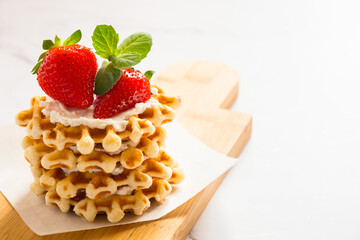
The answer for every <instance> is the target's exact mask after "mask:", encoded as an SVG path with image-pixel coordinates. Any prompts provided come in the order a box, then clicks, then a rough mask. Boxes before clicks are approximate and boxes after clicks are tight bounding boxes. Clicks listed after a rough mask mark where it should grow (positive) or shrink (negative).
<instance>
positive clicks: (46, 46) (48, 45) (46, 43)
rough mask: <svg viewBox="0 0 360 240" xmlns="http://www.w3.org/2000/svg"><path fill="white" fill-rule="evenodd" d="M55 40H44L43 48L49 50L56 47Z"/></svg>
mask: <svg viewBox="0 0 360 240" xmlns="http://www.w3.org/2000/svg"><path fill="white" fill-rule="evenodd" d="M54 45H55V44H54V42H53V41H52V40H44V41H43V44H42V48H43V49H44V50H49V49H50V48H52V47H54Z"/></svg>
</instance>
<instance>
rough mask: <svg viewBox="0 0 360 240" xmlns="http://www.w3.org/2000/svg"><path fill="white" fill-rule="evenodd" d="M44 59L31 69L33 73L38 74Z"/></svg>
mask: <svg viewBox="0 0 360 240" xmlns="http://www.w3.org/2000/svg"><path fill="white" fill-rule="evenodd" d="M42 62H43V60H41V61H39V62H38V63H37V64H36V65H35V67H34V68H33V69H32V70H31V72H32V74H37V73H38V71H39V68H40V65H41V64H42Z"/></svg>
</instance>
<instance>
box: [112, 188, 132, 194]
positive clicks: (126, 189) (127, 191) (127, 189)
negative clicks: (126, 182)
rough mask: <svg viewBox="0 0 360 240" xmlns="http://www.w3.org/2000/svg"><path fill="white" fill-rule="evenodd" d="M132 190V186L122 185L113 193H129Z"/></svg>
mask: <svg viewBox="0 0 360 240" xmlns="http://www.w3.org/2000/svg"><path fill="white" fill-rule="evenodd" d="M133 190H134V188H132V187H130V186H122V187H120V188H119V189H118V190H117V191H116V192H115V194H118V195H130V194H131V193H132V191H133Z"/></svg>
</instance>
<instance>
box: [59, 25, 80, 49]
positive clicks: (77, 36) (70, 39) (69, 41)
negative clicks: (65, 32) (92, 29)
mask: <svg viewBox="0 0 360 240" xmlns="http://www.w3.org/2000/svg"><path fill="white" fill-rule="evenodd" d="M81 37H82V35H81V31H80V29H79V30H76V31H75V32H74V33H73V34H71V36H70V37H68V38H67V39H66V40H65V41H64V43H63V46H70V45H73V44H76V43H78V42H79V41H80V40H81Z"/></svg>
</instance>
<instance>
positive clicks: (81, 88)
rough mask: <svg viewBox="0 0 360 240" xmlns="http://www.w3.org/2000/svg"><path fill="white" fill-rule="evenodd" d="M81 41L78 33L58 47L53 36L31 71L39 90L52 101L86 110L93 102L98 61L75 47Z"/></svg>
mask: <svg viewBox="0 0 360 240" xmlns="http://www.w3.org/2000/svg"><path fill="white" fill-rule="evenodd" d="M80 39H81V32H80V30H77V31H76V32H74V33H73V34H72V35H71V36H70V37H69V38H68V39H66V40H65V41H64V43H63V45H62V46H61V40H60V39H59V38H58V37H57V36H55V40H54V42H53V41H51V40H44V42H43V49H44V50H46V51H45V52H44V53H43V54H41V56H40V58H39V60H38V61H39V62H38V63H37V64H36V66H35V67H34V68H33V70H32V71H33V73H34V74H35V73H37V80H38V83H39V85H40V87H41V88H42V90H43V91H44V92H45V93H46V94H47V95H49V96H50V97H51V98H53V99H56V100H58V101H60V102H62V103H64V104H66V105H68V106H71V107H75V108H87V107H89V106H90V105H91V104H92V103H93V101H94V81H95V75H96V71H97V68H98V66H97V59H96V57H95V54H94V53H93V52H92V51H91V50H90V49H88V48H86V47H84V46H81V45H78V44H76V43H77V42H79V41H80Z"/></svg>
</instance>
